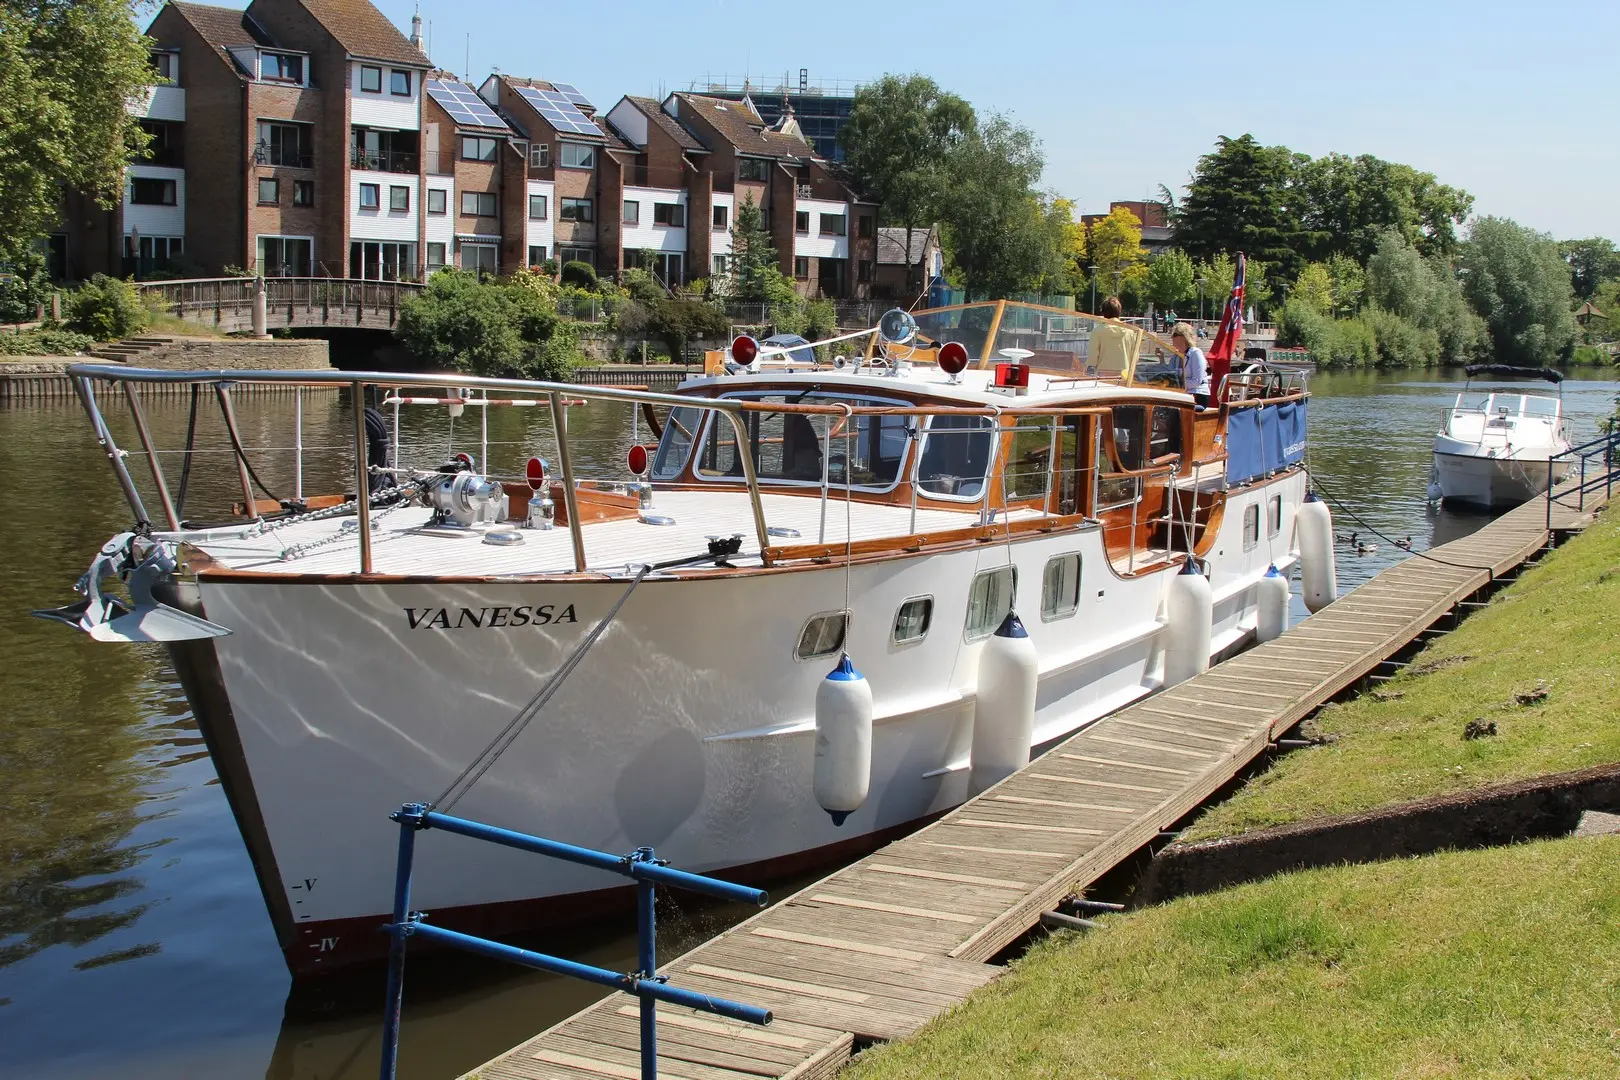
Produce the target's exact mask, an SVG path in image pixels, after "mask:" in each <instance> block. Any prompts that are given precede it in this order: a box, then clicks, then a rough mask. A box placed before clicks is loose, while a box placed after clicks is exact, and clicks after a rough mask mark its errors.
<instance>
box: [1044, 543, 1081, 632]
mask: <svg viewBox="0 0 1620 1080" xmlns="http://www.w3.org/2000/svg"><path fill="white" fill-rule="evenodd" d="M1078 610H1080V553H1079V552H1078V551H1071V552H1070V553H1069V554H1067V555H1059V556H1057V557H1056V558H1054V559H1051V560H1049V561H1048V562H1047V564H1046V572H1045V574H1043V575H1042V577H1041V618H1042V619H1043V620H1045V621H1046V622H1051V621H1052V620H1054V619H1067V618H1068V617H1069V616H1071V615H1073V614H1074V613H1075V612H1076V611H1078Z"/></svg>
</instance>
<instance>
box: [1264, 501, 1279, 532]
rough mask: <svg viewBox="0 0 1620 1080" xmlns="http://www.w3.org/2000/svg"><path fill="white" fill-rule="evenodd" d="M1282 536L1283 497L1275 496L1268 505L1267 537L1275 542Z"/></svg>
mask: <svg viewBox="0 0 1620 1080" xmlns="http://www.w3.org/2000/svg"><path fill="white" fill-rule="evenodd" d="M1281 534H1282V496H1281V495H1273V496H1272V497H1271V498H1270V500H1269V501H1267V503H1266V535H1267V536H1268V537H1270V538H1271V539H1273V540H1275V539H1277V537H1278V536H1280V535H1281Z"/></svg>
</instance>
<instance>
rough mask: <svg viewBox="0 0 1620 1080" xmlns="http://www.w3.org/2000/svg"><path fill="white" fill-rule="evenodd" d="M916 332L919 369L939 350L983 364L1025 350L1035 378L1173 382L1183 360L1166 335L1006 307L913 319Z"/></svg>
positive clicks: (1081, 315) (1033, 307)
mask: <svg viewBox="0 0 1620 1080" xmlns="http://www.w3.org/2000/svg"><path fill="white" fill-rule="evenodd" d="M914 318H915V319H916V321H917V329H918V331H919V333H918V337H917V342H916V344H915V346H914V347H915V349H916V352H917V355H916V356H915V357H912V359H915V360H917V361H931V360H934V359H935V358H936V357H937V355H938V349H939V346H941V345H943V344H945V343H946V342H951V341H957V342H961V343H962V345H963V346H964V347H965V348H966V349H967V351H968V355H969V356H970V357H973V358H974V359H976V360H979V361H981V363H985V364H988V363H994V362H996V361H998V360H1002V359H1004V357H1003V355H1002V351H1003V350H1005V349H1023V350H1025V351H1027V352H1028V353H1029V356H1028V358H1027V360H1026V361H1025V362H1026V363H1028V364H1029V365H1030V366H1031V367H1034V368H1035V369H1036V370H1038V371H1046V372H1053V373H1062V374H1069V375H1077V376H1096V377H1098V378H1113V379H1119V380H1121V381H1130V380H1131V379H1132V376H1133V374H1138V373H1140V374H1139V379H1138V381H1140V380H1141V379H1142V378H1146V379H1148V380H1149V381H1154V380H1160V381H1177V380H1179V378H1180V371H1181V368H1180V364H1181V356H1180V354H1178V353H1177V352H1176V350H1175V348H1174V346H1172V345H1171V344H1170V342H1169V340H1168V338H1167V337H1166V336H1164V335H1160V334H1155V333H1153V332H1150V331H1148V330H1146V329H1145V328H1144V327H1142V326H1139V325H1136V324H1134V323H1127V322H1121V321H1113V320H1108V319H1101V318H1098V317H1096V316H1094V315H1088V314H1086V313H1085V312H1083V311H1068V310H1065V309H1063V308H1055V307H1045V306H1043V305H1040V304H1025V303H1017V302H1014V301H1008V302H1007V303H1005V304H998V303H994V302H990V303H982V304H966V305H962V306H959V307H951V308H938V309H935V310H930V311H920V312H916V313H915V314H914Z"/></svg>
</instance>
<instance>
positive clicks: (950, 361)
mask: <svg viewBox="0 0 1620 1080" xmlns="http://www.w3.org/2000/svg"><path fill="white" fill-rule="evenodd" d="M967 366H968V351H967V346H965V345H963V344H962V343H961V342H960V341H947V342H946V343H945V344H944V345H942V346H941V347H940V350H939V370H941V371H943V372H944V373H945V374H947V375H960V374H962V372H964V371H966V370H967Z"/></svg>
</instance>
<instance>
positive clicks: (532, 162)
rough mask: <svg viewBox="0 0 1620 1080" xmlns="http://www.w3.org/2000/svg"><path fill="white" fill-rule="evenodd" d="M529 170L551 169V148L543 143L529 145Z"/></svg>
mask: <svg viewBox="0 0 1620 1080" xmlns="http://www.w3.org/2000/svg"><path fill="white" fill-rule="evenodd" d="M529 168H531V169H549V168H551V147H550V146H549V145H548V144H546V143H543V142H537V143H530V144H529Z"/></svg>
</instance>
